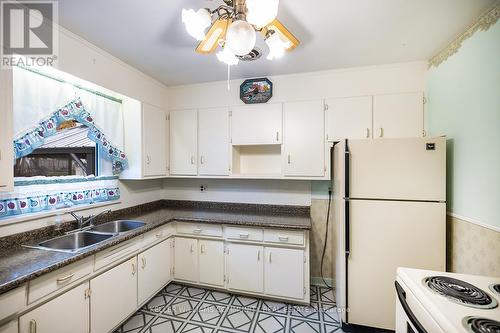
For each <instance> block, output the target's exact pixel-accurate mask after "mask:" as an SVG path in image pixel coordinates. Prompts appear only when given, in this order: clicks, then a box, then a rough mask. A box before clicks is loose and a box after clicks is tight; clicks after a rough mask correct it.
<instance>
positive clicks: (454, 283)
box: [424, 276, 498, 309]
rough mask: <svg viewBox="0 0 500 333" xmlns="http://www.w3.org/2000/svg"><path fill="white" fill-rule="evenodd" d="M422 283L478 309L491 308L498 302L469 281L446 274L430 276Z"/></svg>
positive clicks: (459, 302) (460, 302) (452, 299)
mask: <svg viewBox="0 0 500 333" xmlns="http://www.w3.org/2000/svg"><path fill="white" fill-rule="evenodd" d="M424 284H425V285H427V287H429V288H430V289H431V290H432V291H434V292H436V293H438V294H439V295H442V296H445V297H447V298H448V299H450V300H451V301H453V302H455V303H458V304H462V305H465V306H469V307H473V308H479V309H493V308H495V307H497V305H498V303H497V301H496V300H495V299H493V298H491V296H490V295H488V294H487V293H485V292H484V291H483V290H481V289H479V288H477V287H476V286H473V285H472V284H470V283H467V282H465V281H461V280H458V279H454V278H451V277H446V276H431V277H427V278H425V279H424Z"/></svg>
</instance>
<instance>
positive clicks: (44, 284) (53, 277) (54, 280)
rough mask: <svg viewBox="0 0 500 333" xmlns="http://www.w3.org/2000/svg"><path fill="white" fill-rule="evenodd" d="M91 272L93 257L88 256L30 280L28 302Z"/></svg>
mask: <svg viewBox="0 0 500 333" xmlns="http://www.w3.org/2000/svg"><path fill="white" fill-rule="evenodd" d="M90 273H92V258H86V259H84V260H82V261H80V262H77V263H74V264H71V265H69V266H67V267H63V268H61V269H58V270H57V271H55V272H52V273H49V274H47V275H44V276H42V277H39V278H37V279H35V280H33V281H30V282H29V284H28V304H30V303H33V302H34V301H36V300H38V299H40V298H42V297H44V296H46V295H49V294H51V293H53V292H55V291H57V290H59V289H61V288H63V287H66V286H69V285H71V284H73V283H75V282H76V281H78V280H80V279H82V278H83V277H85V276H87V275H90Z"/></svg>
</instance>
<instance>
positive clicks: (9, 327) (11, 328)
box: [0, 320, 19, 333]
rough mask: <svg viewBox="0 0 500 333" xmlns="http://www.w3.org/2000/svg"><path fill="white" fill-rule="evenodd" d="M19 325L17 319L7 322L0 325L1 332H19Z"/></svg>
mask: <svg viewBox="0 0 500 333" xmlns="http://www.w3.org/2000/svg"><path fill="white" fill-rule="evenodd" d="M17 326H18V321H17V320H13V321H11V322H8V323H7V324H5V325H2V326H0V333H18V332H19V330H18V328H17Z"/></svg>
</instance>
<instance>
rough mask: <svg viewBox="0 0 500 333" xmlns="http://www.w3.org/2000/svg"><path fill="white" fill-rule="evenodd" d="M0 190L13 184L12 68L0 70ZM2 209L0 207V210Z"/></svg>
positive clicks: (10, 187)
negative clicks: (0, 113) (0, 111)
mask: <svg viewBox="0 0 500 333" xmlns="http://www.w3.org/2000/svg"><path fill="white" fill-rule="evenodd" d="M0 110H2V120H1V125H0V126H1V130H0V192H1V191H11V190H12V188H13V186H14V166H13V165H12V161H13V159H14V156H13V149H12V139H13V134H12V128H13V126H12V69H4V68H3V69H2V70H0ZM1 210H2V209H1V208H0V211H1Z"/></svg>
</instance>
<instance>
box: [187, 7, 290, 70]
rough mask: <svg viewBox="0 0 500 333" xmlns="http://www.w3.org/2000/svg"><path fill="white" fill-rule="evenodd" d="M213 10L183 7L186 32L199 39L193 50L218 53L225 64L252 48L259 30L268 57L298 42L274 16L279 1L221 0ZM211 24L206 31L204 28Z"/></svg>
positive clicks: (282, 51)
mask: <svg viewBox="0 0 500 333" xmlns="http://www.w3.org/2000/svg"><path fill="white" fill-rule="evenodd" d="M223 1H224V4H221V5H220V6H219V7H217V8H216V9H214V10H210V9H209V8H201V9H199V10H198V11H194V10H193V9H183V10H182V22H183V23H184V25H185V27H186V30H187V32H188V33H189V34H190V35H191V36H192V37H194V38H195V39H197V40H198V41H200V43H199V45H198V47H197V48H196V52H198V53H200V54H211V53H214V52H215V51H216V50H217V49H218V48H219V47H220V48H221V50H219V51H218V52H217V58H218V59H219V61H222V62H224V63H225V64H227V65H228V66H231V65H236V64H238V62H239V60H240V59H244V58H245V56H247V55H248V54H249V53H250V52H252V50H253V49H254V47H255V43H256V39H257V36H256V35H257V33H256V32H259V33H260V34H261V35H262V36H263V38H264V40H265V42H266V44H267V46H268V48H269V53H268V55H267V59H269V60H273V59H277V58H281V57H282V56H283V55H284V54H285V52H286V51H291V50H293V49H295V48H296V47H297V46H298V45H299V44H300V41H299V40H298V39H297V38H296V37H295V36H294V35H293V34H292V33H291V32H290V31H288V29H287V28H285V26H284V25H283V24H282V23H281V22H280V21H278V20H277V19H276V16H277V14H278V5H279V0H223ZM208 27H210V29H209V30H208V32H206V33H205V31H206V29H207V28H208Z"/></svg>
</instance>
